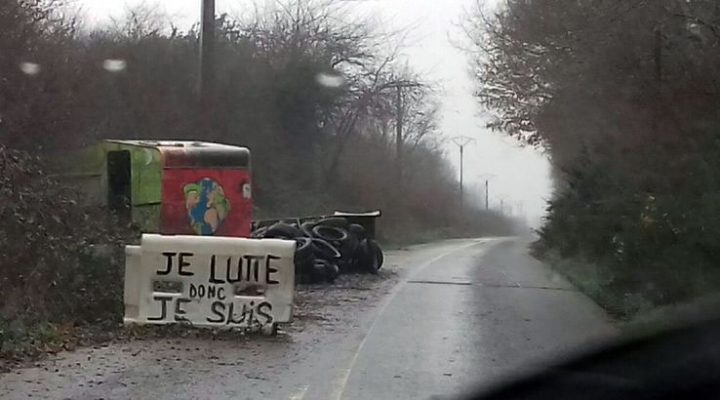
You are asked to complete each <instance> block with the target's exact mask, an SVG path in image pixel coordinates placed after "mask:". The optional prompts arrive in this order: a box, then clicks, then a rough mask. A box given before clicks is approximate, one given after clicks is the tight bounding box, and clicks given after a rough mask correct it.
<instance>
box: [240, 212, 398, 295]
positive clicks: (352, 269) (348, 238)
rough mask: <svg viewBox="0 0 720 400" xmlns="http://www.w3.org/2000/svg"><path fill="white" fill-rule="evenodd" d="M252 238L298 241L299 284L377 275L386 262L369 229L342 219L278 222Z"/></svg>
mask: <svg viewBox="0 0 720 400" xmlns="http://www.w3.org/2000/svg"><path fill="white" fill-rule="evenodd" d="M251 237H253V238H274V239H286V240H295V242H297V246H296V248H295V277H296V281H297V282H298V283H318V282H330V283H331V282H334V281H335V279H337V277H338V276H339V275H340V274H347V273H372V274H376V273H377V272H378V271H379V270H380V267H382V265H383V261H384V257H383V253H382V250H381V249H380V246H379V245H378V243H377V242H376V241H375V240H373V239H372V238H370V237H369V236H368V234H367V232H366V231H365V228H363V227H362V226H361V225H357V224H351V223H349V222H348V221H347V220H346V219H345V218H342V217H331V218H324V219H321V220H318V221H307V222H303V223H302V224H298V223H284V222H278V223H275V224H273V225H270V226H265V227H259V228H257V229H255V230H254V231H253V233H252V236H251Z"/></svg>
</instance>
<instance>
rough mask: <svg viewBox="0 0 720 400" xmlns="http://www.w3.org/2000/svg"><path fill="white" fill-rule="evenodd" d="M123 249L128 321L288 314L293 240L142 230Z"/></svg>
mask: <svg viewBox="0 0 720 400" xmlns="http://www.w3.org/2000/svg"><path fill="white" fill-rule="evenodd" d="M125 253H126V261H125V319H124V320H125V323H137V324H170V323H189V324H192V325H195V326H208V327H227V328H235V327H264V326H268V325H273V324H276V323H284V322H290V321H291V319H292V306H293V294H294V290H295V267H294V262H293V256H294V253H295V242H294V241H288V240H279V239H244V238H234V237H212V236H162V235H149V234H146V235H143V237H142V242H141V245H140V246H127V247H126V250H125Z"/></svg>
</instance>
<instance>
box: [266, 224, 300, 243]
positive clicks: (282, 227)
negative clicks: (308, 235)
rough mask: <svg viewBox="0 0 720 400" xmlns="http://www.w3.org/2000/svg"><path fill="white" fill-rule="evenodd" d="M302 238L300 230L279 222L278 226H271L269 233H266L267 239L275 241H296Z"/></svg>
mask: <svg viewBox="0 0 720 400" xmlns="http://www.w3.org/2000/svg"><path fill="white" fill-rule="evenodd" d="M302 236H303V234H302V231H300V229H298V228H295V227H294V226H292V225H289V224H285V223H282V222H278V223H277V224H275V225H273V226H271V227H270V228H268V230H267V232H265V237H266V238H273V239H295V238H298V237H302Z"/></svg>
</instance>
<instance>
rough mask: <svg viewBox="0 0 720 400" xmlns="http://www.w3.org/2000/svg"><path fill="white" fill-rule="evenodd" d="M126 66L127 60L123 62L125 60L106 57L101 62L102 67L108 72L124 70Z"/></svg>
mask: <svg viewBox="0 0 720 400" xmlns="http://www.w3.org/2000/svg"><path fill="white" fill-rule="evenodd" d="M126 67H127V62H125V60H113V59H107V60H105V61H104V62H103V68H105V70H106V71H109V72H120V71H124V70H125V68H126Z"/></svg>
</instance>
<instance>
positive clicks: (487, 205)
mask: <svg viewBox="0 0 720 400" xmlns="http://www.w3.org/2000/svg"><path fill="white" fill-rule="evenodd" d="M488 181H489V179H485V211H488V210H489V209H490V201H489V199H490V196H489V193H490V189H489V184H488Z"/></svg>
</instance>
